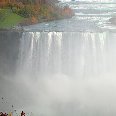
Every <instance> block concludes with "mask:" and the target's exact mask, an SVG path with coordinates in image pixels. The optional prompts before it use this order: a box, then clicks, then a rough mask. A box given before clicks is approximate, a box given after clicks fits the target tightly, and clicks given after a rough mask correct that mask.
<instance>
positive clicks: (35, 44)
mask: <svg viewBox="0 0 116 116" xmlns="http://www.w3.org/2000/svg"><path fill="white" fill-rule="evenodd" d="M115 37H116V35H115V33H110V32H101V33H100V32H99V33H98V32H95V33H93V32H24V33H23V34H22V38H21V39H20V47H19V48H20V49H19V59H18V73H17V74H18V76H19V77H20V79H21V80H22V78H24V79H23V81H24V84H26V85H24V87H26V88H30V92H29V93H31V94H32V95H35V96H34V98H33V99H32V101H33V103H32V104H31V105H32V106H27V107H29V110H30V109H32V110H33V111H35V112H38V114H39V113H40V114H41V115H47V116H59V115H61V116H66V115H67V116H70V115H73V116H76V115H79V116H85V115H86V116H93V115H94V116H98V114H99V116H103V115H104V116H109V115H110V114H111V115H112V116H113V115H114V114H116V112H115V110H114V109H115V107H114V103H115V102H116V100H115V99H114V96H115V87H116V86H115V84H114V83H115V78H114V77H115V75H116V74H115V68H116V61H115V58H116V56H115V54H114V52H115V45H116V41H115ZM21 77H22V78H21ZM20 79H19V81H20ZM26 81H27V82H26ZM112 81H114V83H112ZM112 92H114V96H109V94H113V93H112ZM104 97H105V99H104ZM111 99H112V100H111ZM98 102H99V103H98ZM113 102H114V103H113ZM30 107H31V108H30ZM105 109H107V110H108V111H105Z"/></svg>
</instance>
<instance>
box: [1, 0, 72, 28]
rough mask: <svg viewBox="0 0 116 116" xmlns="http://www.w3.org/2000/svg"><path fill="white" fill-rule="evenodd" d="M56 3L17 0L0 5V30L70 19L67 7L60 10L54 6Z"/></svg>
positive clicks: (38, 0) (69, 10) (70, 11)
mask: <svg viewBox="0 0 116 116" xmlns="http://www.w3.org/2000/svg"><path fill="white" fill-rule="evenodd" d="M6 1H7V0H6ZM50 1H51V2H50ZM53 1H54V2H53ZM56 2H57V0H49V2H47V0H46V1H45V0H43V1H41V0H17V1H15V2H6V4H5V3H4V4H3V5H2V4H0V28H9V27H12V26H16V25H30V24H35V23H39V22H43V21H50V20H57V19H63V18H70V17H72V16H73V15H74V13H73V11H72V10H71V9H70V8H69V7H68V6H65V7H63V8H61V7H59V6H56V5H55V3H56Z"/></svg>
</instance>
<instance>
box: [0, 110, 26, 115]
mask: <svg viewBox="0 0 116 116" xmlns="http://www.w3.org/2000/svg"><path fill="white" fill-rule="evenodd" d="M0 116H12V113H9V114H7V113H3V112H0ZM20 116H25V112H23V111H22V112H21V114H20Z"/></svg>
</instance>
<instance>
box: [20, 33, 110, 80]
mask: <svg viewBox="0 0 116 116" xmlns="http://www.w3.org/2000/svg"><path fill="white" fill-rule="evenodd" d="M108 41H109V38H108V33H106V32H103V33H91V32H85V33H84V32H83V33H80V32H69V33H68V32H24V33H23V35H22V38H21V39H20V49H19V51H20V53H19V61H18V62H19V67H20V71H22V73H27V74H29V75H30V74H32V75H35V76H37V75H39V74H42V75H45V74H46V75H47V74H58V73H59V74H62V73H63V74H66V75H73V76H75V77H78V78H81V77H83V78H85V77H87V76H92V75H93V76H95V75H99V74H101V73H105V72H107V71H108V70H109V65H110V64H109V63H108V62H109V57H107V56H108V54H109V53H108V51H107V49H108V47H109V43H108Z"/></svg>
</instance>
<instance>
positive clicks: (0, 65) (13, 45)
mask: <svg viewBox="0 0 116 116" xmlns="http://www.w3.org/2000/svg"><path fill="white" fill-rule="evenodd" d="M20 37H21V33H19V32H11V31H0V76H2V75H4V74H5V75H7V74H8V75H9V73H10V74H11V73H13V72H14V70H15V66H16V61H17V58H18V51H19V47H18V46H19V39H20Z"/></svg>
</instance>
